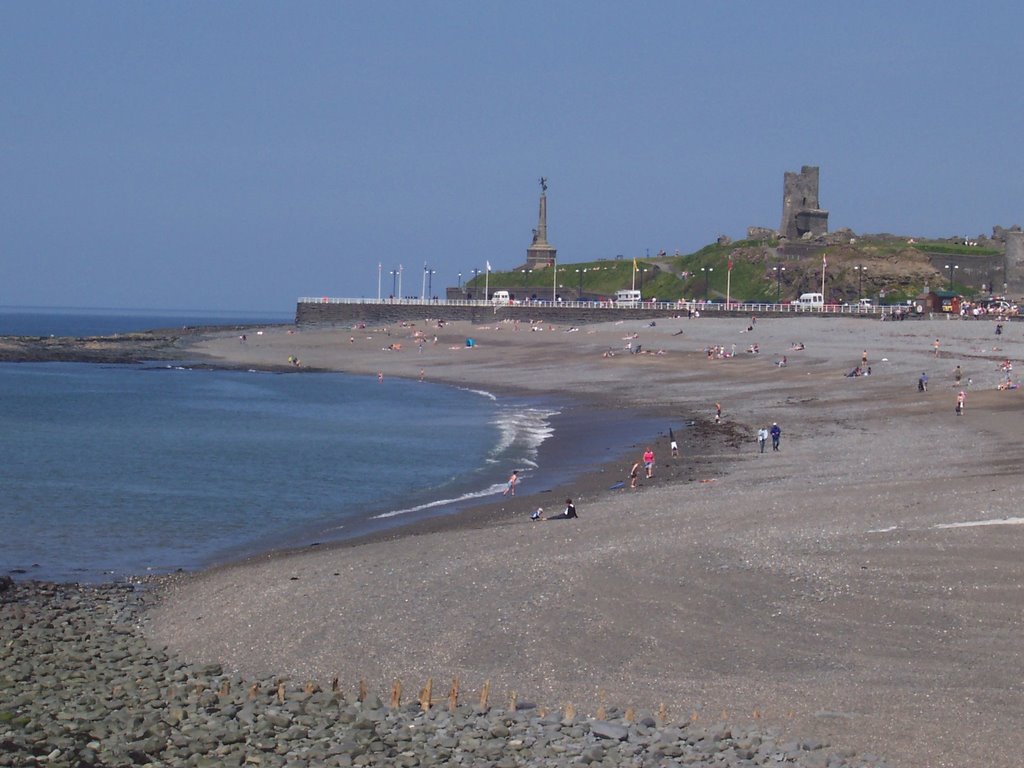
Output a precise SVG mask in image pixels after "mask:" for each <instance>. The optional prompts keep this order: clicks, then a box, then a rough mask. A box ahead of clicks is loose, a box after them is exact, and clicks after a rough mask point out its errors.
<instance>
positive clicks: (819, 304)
mask: <svg viewBox="0 0 1024 768" xmlns="http://www.w3.org/2000/svg"><path fill="white" fill-rule="evenodd" d="M793 303H794V304H796V305H797V309H801V310H804V309H822V308H823V307H824V306H825V297H824V296H822V295H821V294H820V293H801V294H800V298H799V299H797V300H796V301H795V302H793Z"/></svg>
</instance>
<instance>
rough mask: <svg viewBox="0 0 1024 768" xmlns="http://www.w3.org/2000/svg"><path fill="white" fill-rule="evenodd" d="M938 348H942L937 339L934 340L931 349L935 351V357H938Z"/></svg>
mask: <svg viewBox="0 0 1024 768" xmlns="http://www.w3.org/2000/svg"><path fill="white" fill-rule="evenodd" d="M940 346H942V344H941V343H940V342H939V340H938V339H936V340H935V341H933V342H932V348H933V349H934V350H935V356H936V357H938V356H939V347H940Z"/></svg>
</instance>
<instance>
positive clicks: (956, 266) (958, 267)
mask: <svg viewBox="0 0 1024 768" xmlns="http://www.w3.org/2000/svg"><path fill="white" fill-rule="evenodd" d="M946 269H948V270H949V290H950V291H952V290H953V270H954V269H960V265H959V264H947V265H946Z"/></svg>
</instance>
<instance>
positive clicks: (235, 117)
mask: <svg viewBox="0 0 1024 768" xmlns="http://www.w3.org/2000/svg"><path fill="white" fill-rule="evenodd" d="M1020 8H1021V7H1020V6H1019V4H1015V3H1009V2H1006V3H985V2H982V3H980V4H977V5H975V6H973V7H972V8H971V9H970V10H968V9H967V7H966V4H963V6H960V5H957V4H953V5H952V6H951V7H947V4H938V3H925V2H910V3H890V2H870V1H869V2H858V3H842V4H840V3H765V2H727V3H726V2H682V1H680V2H647V3H644V2H639V3H623V2H603V1H602V0H594V1H588V2H514V3H510V2H488V1H487V0H481V1H479V2H469V1H468V0H467V2H330V3H319V2H296V3H283V2H281V3H264V2H239V3H228V2H196V3H192V2H173V3H172V2H167V3H134V2H132V3H129V2H103V3H99V2H8V3H3V4H0V178H2V184H0V209H2V213H0V216H2V224H0V304H2V305H53V306H57V305H60V306H79V307H123V308H150V309H223V310H284V311H287V310H289V309H291V308H292V307H293V306H294V302H295V299H296V298H297V297H299V296H322V295H330V296H366V297H375V296H376V295H377V266H378V264H381V265H383V271H384V284H383V292H384V293H385V294H387V293H389V292H390V288H391V285H390V277H389V276H388V274H387V273H388V272H389V271H390V270H392V269H394V268H395V267H396V266H397V265H399V264H402V265H403V266H404V267H405V275H406V278H405V279H406V281H407V282H406V283H405V286H404V287H405V288H406V290H405V291H404V292H405V293H410V292H415V293H417V294H418V293H419V289H420V282H421V281H420V279H419V278H420V276H421V275H422V270H423V265H424V263H426V264H427V265H428V266H429V268H430V269H433V270H436V275H435V276H434V278H433V285H434V292H435V293H439V292H440V288H441V287H442V286H444V285H449V284H452V285H453V284H455V283H456V281H457V279H458V278H457V273H459V272H462V273H463V276H465V275H468V274H469V272H470V270H471V269H474V268H482V267H483V265H484V263H485V261H487V260H489V261H490V262H491V264H492V266H493V267H494V268H495V269H502V268H506V269H507V268H512V267H514V266H516V265H518V264H520V263H522V262H523V260H524V258H525V252H526V248H527V246H528V245H529V243H530V240H531V230H532V228H533V227H534V226H535V225H536V215H537V196H538V194H539V187H538V183H537V180H538V178H539V177H540V176H546V177H547V178H548V180H549V185H550V186H549V190H548V207H549V221H548V239H549V240H550V241H551V243H552V244H554V245H555V246H556V247H557V248H558V253H559V259H560V261H564V262H574V261H588V260H593V259H597V258H602V257H614V256H615V255H617V254H623V255H626V256H627V257H628V256H634V255H643V254H644V253H645V252H646V251H648V250H649V251H650V252H651V253H655V252H656V251H658V250H660V249H665V250H666V251H668V252H670V253H671V252H674V251H676V250H680V251H682V252H684V253H685V252H689V251H692V250H695V249H697V248H699V247H701V246H702V245H705V244H706V243H708V242H710V241H712V240H714V238H715V237H716V236H717V235H719V234H727V235H730V236H732V237H734V238H739V237H742V236H743V235H744V233H745V231H746V228H747V226H748V225H764V226H770V227H778V226H779V219H780V216H781V192H782V177H783V173H784V172H785V171H787V170H792V171H797V170H799V169H800V167H801V166H802V165H818V166H820V168H821V190H820V191H821V204H822V206H823V207H825V208H827V209H828V210H829V211H830V219H829V223H830V227H831V228H833V229H835V228H839V227H850V228H851V229H853V230H854V231H856V232H858V233H872V232H895V233H903V234H914V235H920V236H934V237H947V236H950V235H954V234H964V235H972V236H973V235H977V234H980V233H988V232H990V231H991V228H992V226H993V225H995V224H1000V225H1003V226H1010V225H1012V224H1017V223H1024V211H1022V208H1024V194H1022V193H1024V169H1022V164H1024V161H1022V153H1021V137H1024V104H1022V101H1021V98H1020V96H1021V72H1022V71H1024V67H1022V66H1021V63H1020V53H1019V51H1020V44H1021V32H1020V31H1021V30H1022V29H1024V23H1022V22H1024V11H1022V10H1021V9H1020ZM409 281H411V283H412V286H411V287H412V289H413V290H411V291H410V283H409Z"/></svg>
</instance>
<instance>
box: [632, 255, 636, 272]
mask: <svg viewBox="0 0 1024 768" xmlns="http://www.w3.org/2000/svg"><path fill="white" fill-rule="evenodd" d="M633 271H634V272H636V256H634V257H633Z"/></svg>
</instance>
